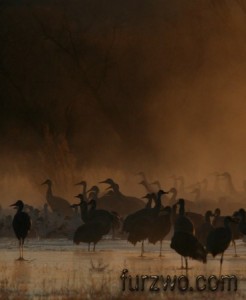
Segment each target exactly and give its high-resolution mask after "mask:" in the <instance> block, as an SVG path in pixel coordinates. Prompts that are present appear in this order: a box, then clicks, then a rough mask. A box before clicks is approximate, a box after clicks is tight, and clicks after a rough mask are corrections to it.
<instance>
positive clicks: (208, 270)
mask: <svg viewBox="0 0 246 300" xmlns="http://www.w3.org/2000/svg"><path fill="white" fill-rule="evenodd" d="M169 244H170V242H169V241H165V242H164V244H163V257H159V245H156V246H153V245H148V244H146V247H145V250H146V253H145V256H144V257H140V245H137V246H136V247H133V246H132V245H131V244H129V243H127V242H126V241H124V240H103V241H101V242H99V243H98V245H97V249H96V252H95V253H93V252H87V246H86V245H85V244H80V245H78V246H76V245H73V244H72V242H71V241H69V240H65V239H54V240H36V239H29V240H27V242H26V245H25V250H24V256H25V258H26V259H27V260H26V261H17V260H16V258H18V249H17V241H16V239H1V240H0V271H1V272H0V299H160V298H163V299H164V298H165V299H179V298H180V299H181V298H182V299H217V298H221V297H223V299H246V244H245V243H243V242H241V241H238V242H237V246H238V247H237V248H238V254H239V257H234V256H233V254H234V250H233V248H232V247H230V248H229V249H228V250H227V252H226V253H225V256H224V264H223V269H222V274H223V275H235V276H237V280H238V286H237V291H234V282H232V287H231V291H227V287H228V286H227V285H226V284H225V289H224V291H221V289H220V286H219V288H218V290H217V291H210V290H209V287H210V286H208V283H206V284H207V287H206V289H205V291H203V292H201V291H197V290H196V288H195V278H196V276H198V275H204V276H205V277H206V280H207V282H208V277H209V276H210V275H216V276H218V275H219V259H220V257H219V256H218V257H216V258H212V257H211V256H208V262H207V264H203V263H200V262H197V261H194V260H189V266H190V268H191V269H189V271H188V279H189V288H188V290H187V291H186V292H181V291H180V290H179V289H178V286H177V285H176V287H175V290H174V291H170V289H169V288H168V289H167V291H164V290H163V288H162V281H161V280H159V281H158V282H157V285H156V286H157V287H159V288H160V290H159V291H155V292H154V291H150V290H149V289H150V285H151V283H152V281H153V279H147V280H145V284H144V287H145V291H141V287H142V278H141V275H148V276H151V275H158V276H161V275H162V276H163V278H164V279H165V278H166V276H167V275H170V276H174V275H177V276H181V275H182V274H183V275H186V273H185V271H184V270H181V269H180V256H179V255H177V254H176V253H175V252H174V251H173V250H172V249H170V246H169ZM123 269H128V273H127V275H128V278H129V275H131V276H132V287H135V286H136V275H139V276H140V279H139V280H140V284H139V291H129V279H126V288H125V291H122V288H123V280H121V279H120V275H121V273H122V270H123ZM160 278H161V277H160ZM182 280H185V279H182ZM182 280H181V281H180V284H181V285H180V287H182V286H183V287H186V285H185V282H184V281H182ZM204 284H205V281H201V282H200V287H204V286H205V285H204ZM190 287H192V288H193V291H191V289H190ZM211 287H216V282H215V281H213V280H212V281H211Z"/></svg>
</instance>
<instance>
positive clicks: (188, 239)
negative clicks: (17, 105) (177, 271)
mask: <svg viewBox="0 0 246 300" xmlns="http://www.w3.org/2000/svg"><path fill="white" fill-rule="evenodd" d="M170 246H171V248H172V249H174V250H175V251H176V252H177V253H178V254H179V255H181V257H184V258H185V269H186V272H187V270H188V261H187V258H188V257H191V258H193V259H196V260H199V261H202V262H203V263H206V261H207V253H206V251H205V249H204V248H203V246H202V244H201V243H200V242H199V241H198V239H197V238H196V237H195V236H194V235H192V234H191V233H189V232H184V231H180V230H175V232H174V235H173V237H172V240H171V245H170Z"/></svg>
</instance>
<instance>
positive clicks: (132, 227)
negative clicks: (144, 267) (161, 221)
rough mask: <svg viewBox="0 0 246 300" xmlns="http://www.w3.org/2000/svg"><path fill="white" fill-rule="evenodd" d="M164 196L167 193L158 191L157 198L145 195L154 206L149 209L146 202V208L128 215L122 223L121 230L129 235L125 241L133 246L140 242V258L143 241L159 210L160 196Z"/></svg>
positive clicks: (153, 195)
mask: <svg viewBox="0 0 246 300" xmlns="http://www.w3.org/2000/svg"><path fill="white" fill-rule="evenodd" d="M164 194H168V192H164V191H163V190H159V191H158V193H157V196H156V195H155V194H147V197H149V201H150V198H153V199H154V200H155V206H154V207H153V208H149V207H150V205H149V202H148V203H147V205H146V207H147V208H145V209H141V210H139V211H137V212H135V213H133V214H131V215H129V216H128V217H127V218H126V219H125V221H124V224H123V230H124V231H125V232H128V233H129V234H128V238H127V240H128V241H129V242H130V243H132V244H133V245H136V243H137V242H141V256H143V253H144V240H145V239H147V238H148V237H149V234H150V229H151V226H152V225H153V223H154V220H155V219H156V218H157V216H158V214H159V211H160V209H161V196H162V195H164Z"/></svg>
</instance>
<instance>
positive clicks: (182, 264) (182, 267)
mask: <svg viewBox="0 0 246 300" xmlns="http://www.w3.org/2000/svg"><path fill="white" fill-rule="evenodd" d="M180 257H181V268H180V269H181V270H182V269H185V267H184V263H183V256H180Z"/></svg>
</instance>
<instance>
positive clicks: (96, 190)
mask: <svg viewBox="0 0 246 300" xmlns="http://www.w3.org/2000/svg"><path fill="white" fill-rule="evenodd" d="M89 192H94V193H99V188H98V186H96V185H93V186H92V187H91V188H90V189H89V190H88V191H87V193H89Z"/></svg>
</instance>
